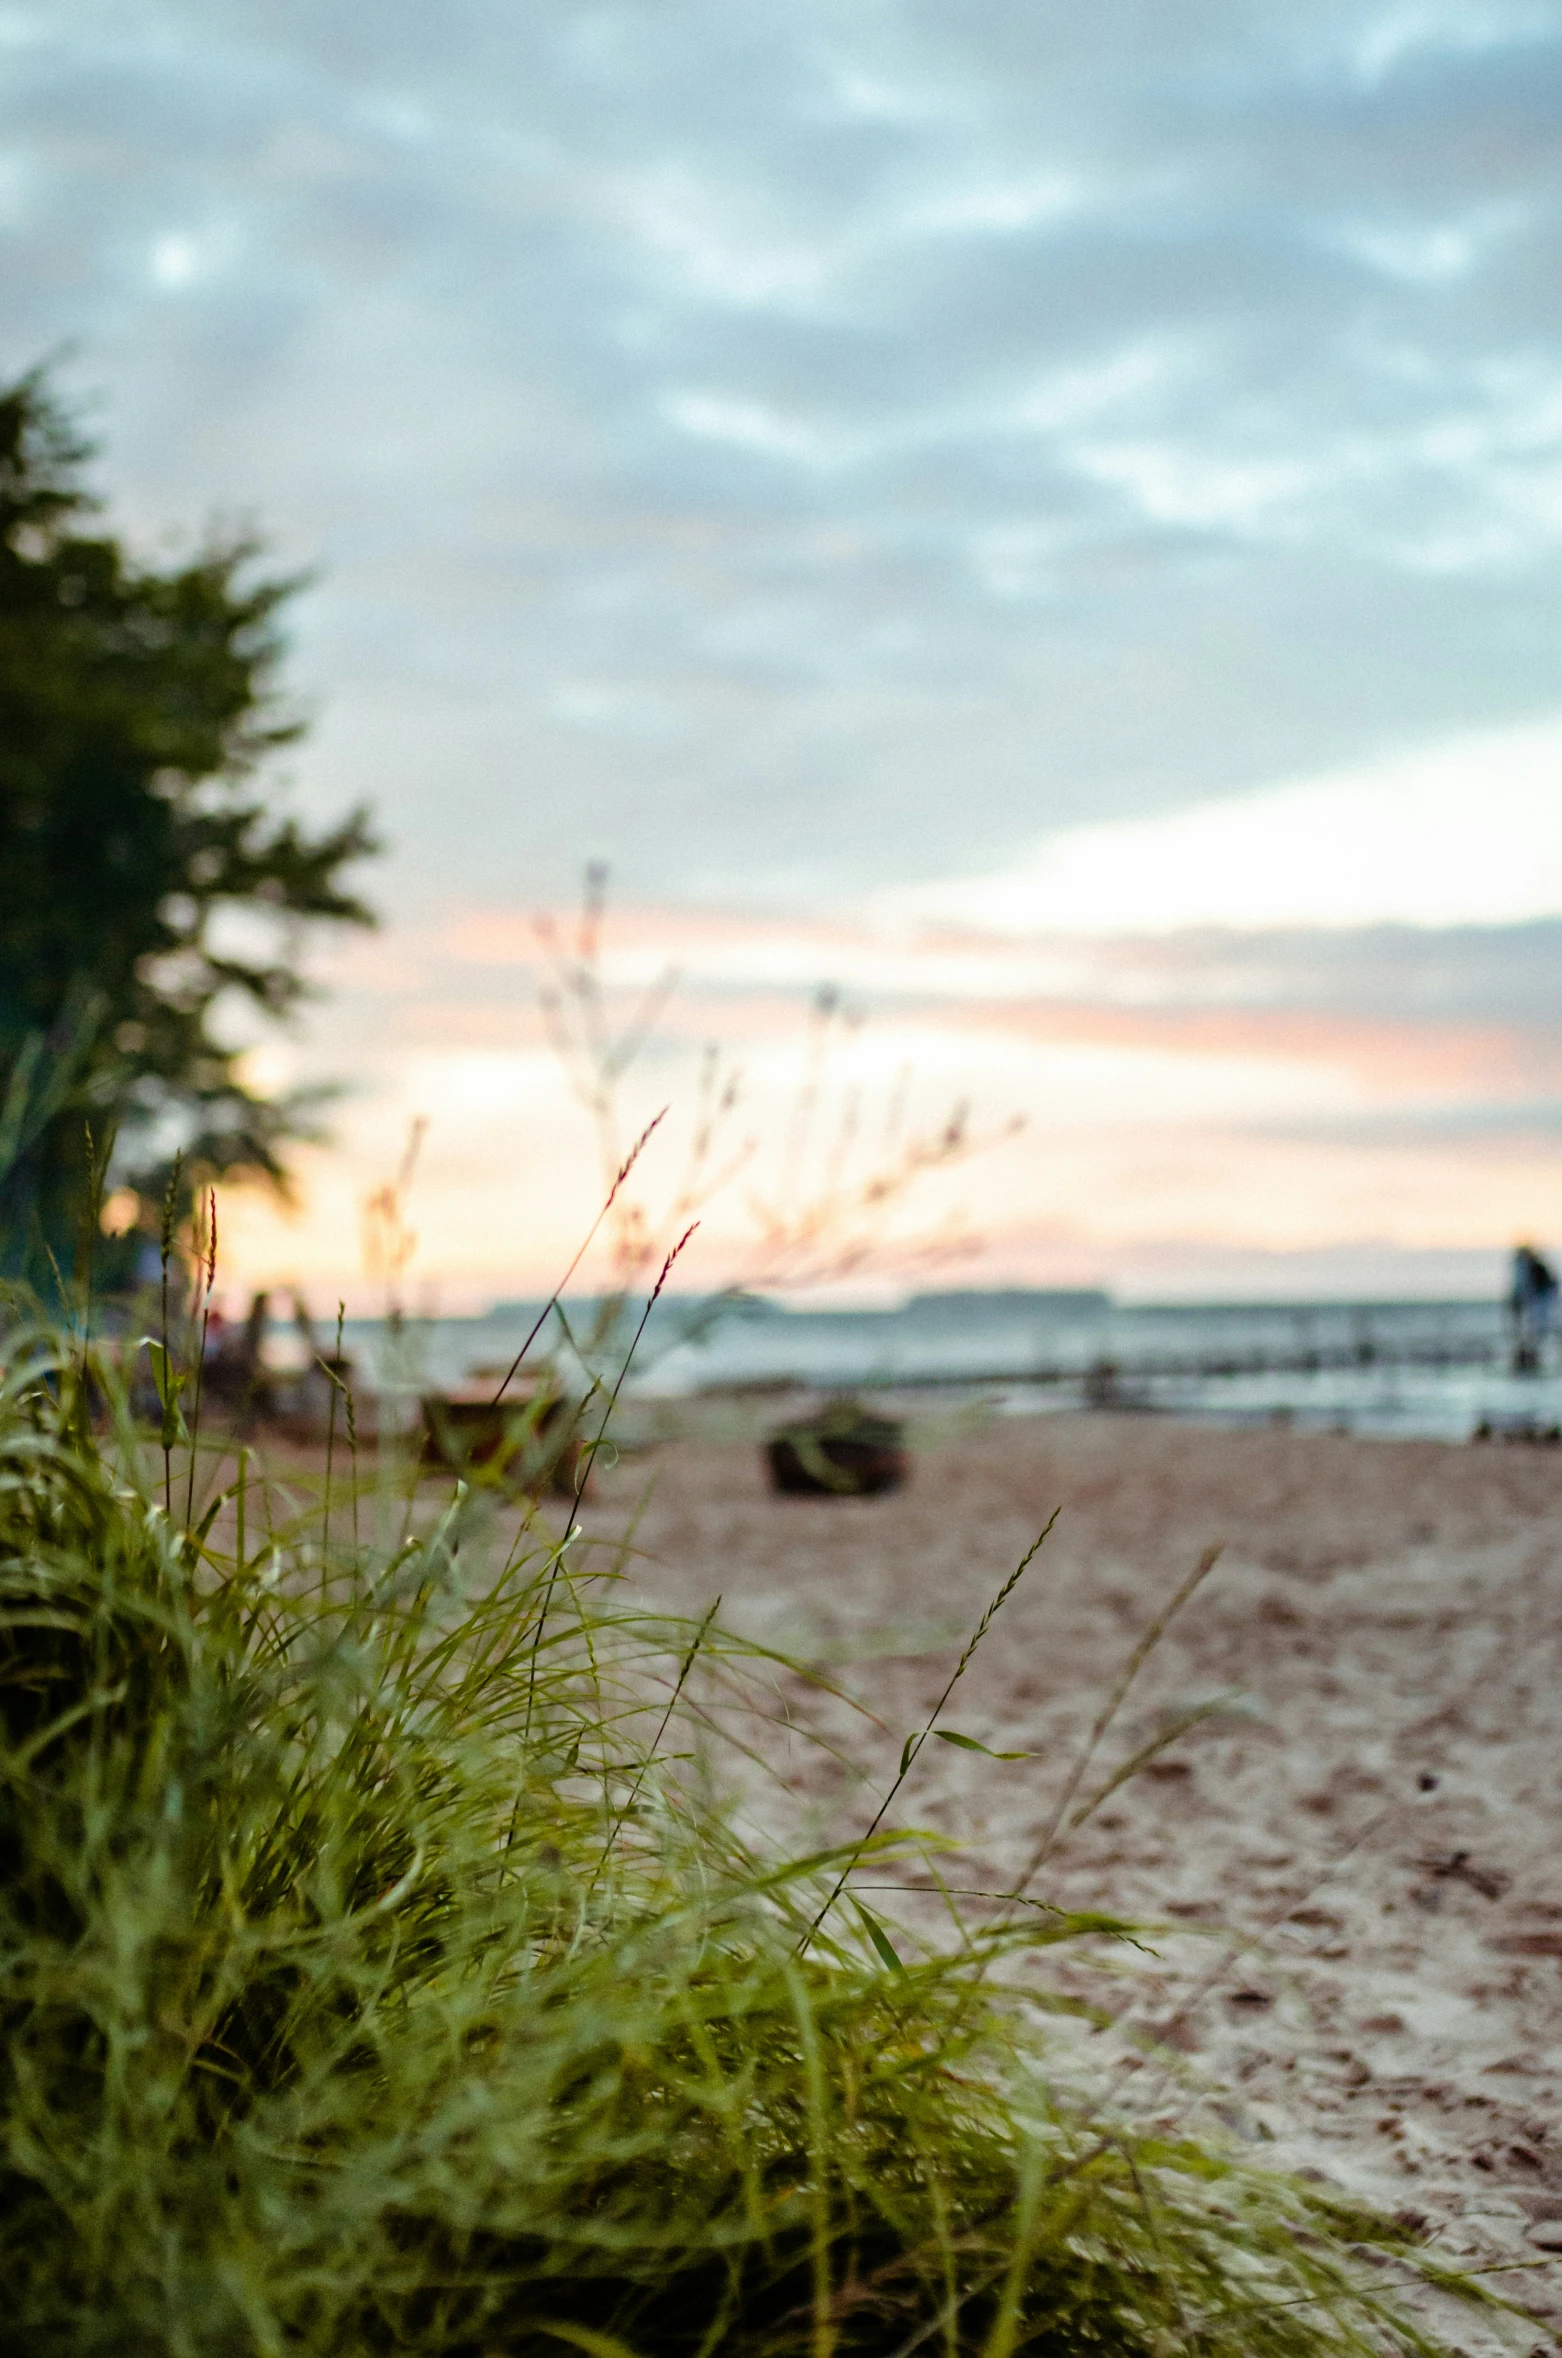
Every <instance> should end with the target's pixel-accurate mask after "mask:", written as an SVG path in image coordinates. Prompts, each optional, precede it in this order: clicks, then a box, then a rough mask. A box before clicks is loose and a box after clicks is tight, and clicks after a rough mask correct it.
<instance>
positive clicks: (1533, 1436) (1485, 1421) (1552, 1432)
mask: <svg viewBox="0 0 1562 2358" xmlns="http://www.w3.org/2000/svg"><path fill="white" fill-rule="evenodd" d="M1470 1439H1471V1440H1472V1441H1528V1442H1530V1443H1532V1444H1534V1443H1538V1444H1539V1445H1540V1446H1541V1447H1543V1448H1553V1447H1555V1446H1556V1445H1557V1444H1558V1443H1559V1442H1562V1425H1557V1424H1549V1425H1548V1424H1545V1423H1543V1422H1542V1421H1541V1419H1540V1418H1539V1417H1538V1416H1483V1417H1482V1419H1481V1421H1480V1423H1479V1424H1478V1425H1477V1426H1476V1428H1475V1430H1474V1432H1473V1433H1472V1434H1471V1435H1470Z"/></svg>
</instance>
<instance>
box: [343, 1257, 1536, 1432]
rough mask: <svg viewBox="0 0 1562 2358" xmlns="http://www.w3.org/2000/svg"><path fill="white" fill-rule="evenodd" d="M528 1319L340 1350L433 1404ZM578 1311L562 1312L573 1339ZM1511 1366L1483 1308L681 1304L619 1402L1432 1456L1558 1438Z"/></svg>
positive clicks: (951, 1297) (578, 1370) (379, 1335)
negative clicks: (1058, 1418) (1391, 1449)
mask: <svg viewBox="0 0 1562 2358" xmlns="http://www.w3.org/2000/svg"><path fill="white" fill-rule="evenodd" d="M540 1308H541V1304H540V1303H507V1304H501V1305H500V1306H498V1307H497V1308H496V1309H495V1310H493V1311H491V1312H490V1313H489V1314H488V1315H487V1316H486V1317H480V1318H460V1319H442V1320H432V1321H427V1322H416V1323H415V1324H414V1325H413V1326H412V1328H411V1329H410V1331H409V1333H408V1335H407V1336H406V1338H405V1339H404V1341H403V1343H402V1345H401V1347H400V1351H399V1354H392V1353H391V1352H390V1351H389V1350H388V1348H387V1339H386V1335H385V1331H384V1329H383V1328H382V1327H381V1326H380V1325H379V1324H378V1322H376V1321H372V1320H359V1321H354V1322H351V1323H350V1324H349V1327H348V1330H347V1343H348V1347H349V1349H350V1350H351V1351H352V1353H353V1356H354V1358H355V1359H356V1360H357V1362H358V1365H359V1367H360V1369H361V1370H362V1374H363V1377H364V1378H365V1379H367V1381H369V1382H370V1383H378V1384H380V1385H382V1386H383V1387H384V1388H387V1389H400V1390H411V1389H423V1388H429V1387H437V1388H441V1389H443V1388H447V1387H450V1386H454V1385H457V1384H461V1383H464V1382H468V1381H471V1380H472V1379H473V1378H474V1377H476V1376H479V1373H480V1371H483V1372H484V1373H492V1380H494V1381H495V1382H497V1380H498V1374H499V1373H502V1372H503V1370H504V1368H505V1367H506V1366H507V1364H508V1363H509V1361H510V1360H511V1358H513V1356H514V1354H515V1353H516V1352H517V1351H518V1350H519V1349H520V1347H521V1344H522V1342H523V1341H524V1340H525V1337H526V1334H527V1332H528V1330H529V1328H530V1327H531V1325H532V1323H533V1321H534V1319H535V1317H536V1315H537V1312H538V1310H539V1309H540ZM593 1309H594V1306H593V1305H591V1304H589V1303H588V1304H576V1305H572V1306H571V1310H570V1320H571V1325H572V1327H573V1329H574V1332H575V1333H576V1335H577V1337H585V1336H586V1335H587V1334H588V1332H589V1330H590V1327H591V1324H592V1317H593ZM550 1332H552V1333H553V1334H554V1335H555V1337H556V1336H557V1330H556V1329H551V1328H550V1329H546V1330H545V1333H544V1338H543V1341H544V1342H545V1341H546V1340H547V1337H548V1334H549V1333H550ZM626 1342H627V1331H624V1332H620V1333H619V1334H618V1335H617V1336H609V1337H607V1338H606V1339H605V1340H604V1341H603V1342H602V1343H601V1344H600V1345H599V1347H598V1348H596V1349H595V1350H594V1351H589V1352H587V1353H586V1357H587V1359H588V1360H589V1362H590V1364H591V1366H592V1368H593V1369H594V1371H595V1372H597V1373H600V1374H604V1375H606V1376H607V1377H608V1378H609V1379H611V1377H612V1375H613V1374H614V1373H615V1372H616V1370H617V1367H618V1366H619V1365H621V1363H622V1357H623V1350H624V1347H625V1345H626ZM542 1347H543V1345H542V1343H539V1345H538V1346H537V1350H538V1351H540V1350H541V1349H542ZM1511 1349H1512V1346H1511V1337H1510V1335H1509V1332H1508V1326H1507V1320H1506V1315H1505V1313H1504V1311H1503V1309H1502V1307H1501V1305H1499V1304H1497V1303H1494V1302H1479V1301H1448V1302H1308V1303H1294V1304H1288V1303H1256V1304H1238V1303H1204V1304H1197V1303H1195V1304H1177V1305H1153V1304H1124V1303H1118V1302H1114V1301H1113V1300H1111V1299H1110V1298H1109V1297H1108V1296H1106V1295H1104V1294H1087V1293H1071V1294H1060V1293H1036V1292H1027V1291H1023V1290H1013V1291H1007V1292H979V1293H978V1292H947V1293H927V1294H920V1295H916V1296H914V1297H913V1298H912V1299H911V1300H909V1301H908V1302H906V1303H904V1304H903V1305H901V1306H900V1307H898V1308H893V1309H883V1310H864V1309H858V1310H812V1309H809V1310H794V1309H787V1308H784V1307H780V1306H777V1305H774V1304H768V1303H748V1304H741V1305H738V1306H736V1307H734V1306H732V1305H730V1304H721V1303H713V1302H710V1301H705V1300H691V1299H689V1298H687V1297H684V1298H682V1299H678V1298H673V1299H669V1300H664V1301H663V1302H662V1303H659V1304H658V1305H657V1310H656V1313H655V1314H654V1316H653V1318H652V1319H651V1321H650V1323H649V1325H648V1327H647V1329H646V1332H645V1335H644V1337H643V1338H642V1341H641V1344H640V1347H639V1350H638V1351H637V1353H636V1355H635V1359H634V1363H633V1365H632V1367H631V1369H630V1371H629V1376H628V1381H627V1384H626V1394H627V1395H631V1396H638V1397H640V1398H642V1399H661V1400H672V1399H678V1398H690V1397H694V1396H697V1395H699V1394H701V1393H722V1392H731V1391H733V1390H738V1391H750V1392H764V1391H768V1390H772V1389H774V1390H776V1391H781V1390H783V1389H786V1388H788V1387H791V1386H806V1387H807V1388H809V1389H810V1390H815V1391H820V1392H834V1391H841V1390H848V1389H850V1390H865V1389H870V1388H871V1389H872V1390H873V1391H874V1392H875V1393H881V1394H883V1395H884V1396H885V1398H886V1401H888V1402H899V1403H903V1404H905V1405H907V1406H911V1405H914V1404H915V1403H917V1402H918V1401H921V1402H924V1403H927V1404H929V1405H931V1404H933V1403H934V1402H935V1401H937V1402H950V1401H962V1400H970V1399H983V1400H986V1401H987V1402H989V1403H990V1404H991V1406H992V1407H993V1408H994V1409H996V1410H997V1411H999V1412H1001V1413H1004V1414H1009V1415H1040V1414H1046V1413H1049V1412H1053V1411H1057V1410H1063V1409H1077V1408H1079V1407H1081V1406H1093V1407H1098V1408H1111V1409H1117V1410H1120V1411H1122V1412H1123V1413H1141V1414H1149V1413H1156V1412H1162V1413H1172V1414H1177V1415H1181V1416H1188V1417H1198V1418H1202V1419H1209V1420H1215V1421H1219V1422H1227V1423H1253V1422H1270V1421H1275V1420H1278V1419H1288V1420H1291V1421H1294V1422H1295V1423H1296V1424H1298V1425H1300V1426H1305V1427H1314V1428H1319V1427H1321V1428H1331V1429H1332V1428H1343V1429H1346V1430H1349V1431H1353V1432H1359V1433H1369V1434H1370V1433H1379V1434H1420V1435H1427V1436H1431V1437H1435V1438H1440V1439H1446V1440H1466V1439H1468V1438H1469V1437H1470V1435H1471V1434H1472V1432H1473V1431H1474V1430H1475V1428H1476V1427H1477V1426H1478V1425H1479V1424H1480V1423H1481V1422H1482V1421H1483V1420H1484V1421H1487V1422H1490V1423H1492V1424H1495V1425H1497V1426H1499V1427H1502V1426H1508V1427H1512V1426H1514V1425H1515V1424H1521V1423H1523V1422H1525V1421H1529V1422H1531V1423H1533V1424H1534V1425H1535V1426H1536V1427H1537V1428H1539V1429H1541V1430H1544V1429H1546V1428H1548V1427H1549V1426H1550V1425H1552V1424H1553V1423H1556V1424H1558V1425H1559V1426H1562V1352H1559V1349H1558V1346H1557V1344H1556V1343H1553V1344H1552V1346H1551V1354H1550V1357H1549V1360H1548V1363H1547V1365H1546V1366H1545V1368H1544V1369H1543V1370H1542V1371H1541V1372H1540V1373H1539V1374H1535V1375H1517V1374H1515V1373H1513V1371H1512V1368H1511V1364H1510V1363H1511ZM533 1356H536V1352H535V1351H534V1354H533ZM559 1364H560V1368H561V1371H562V1372H563V1374H564V1376H565V1380H566V1382H569V1383H571V1384H572V1385H579V1384H580V1383H581V1382H583V1381H584V1373H583V1369H582V1365H581V1361H580V1359H579V1358H577V1357H576V1355H575V1354H573V1353H572V1352H571V1351H570V1350H569V1349H568V1347H567V1346H564V1345H563V1344H562V1342H561V1343H560V1344H559ZM494 1371H497V1372H494Z"/></svg>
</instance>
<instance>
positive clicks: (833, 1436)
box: [765, 1400, 909, 1498]
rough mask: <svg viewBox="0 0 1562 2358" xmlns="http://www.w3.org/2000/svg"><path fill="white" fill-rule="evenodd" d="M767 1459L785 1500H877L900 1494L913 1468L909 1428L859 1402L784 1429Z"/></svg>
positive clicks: (834, 1405)
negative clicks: (882, 1494)
mask: <svg viewBox="0 0 1562 2358" xmlns="http://www.w3.org/2000/svg"><path fill="white" fill-rule="evenodd" d="M765 1457H766V1460H767V1463H768V1465H769V1468H770V1486H771V1488H772V1490H778V1491H780V1493H781V1494H782V1496H783V1497H786V1498H831V1497H834V1498H873V1497H876V1496H877V1495H878V1493H879V1492H880V1491H882V1490H898V1489H899V1488H900V1486H901V1484H902V1482H904V1480H905V1478H906V1473H907V1470H908V1465H909V1460H908V1458H907V1454H906V1446H905V1427H904V1426H903V1425H902V1424H901V1423H900V1422H899V1420H898V1419H897V1418H894V1417H887V1416H873V1415H871V1414H870V1413H869V1411H868V1410H867V1409H865V1408H864V1407H863V1406H862V1404H861V1402H860V1401H856V1400H832V1401H831V1402H830V1404H829V1406H828V1407H827V1408H825V1409H823V1410H821V1412H820V1414H819V1415H818V1416H814V1417H808V1418H805V1419H804V1420H802V1421H801V1422H799V1423H798V1424H795V1425H783V1426H782V1428H781V1430H780V1432H778V1433H772V1435H771V1436H770V1439H769V1440H768V1441H767V1442H766V1444H765Z"/></svg>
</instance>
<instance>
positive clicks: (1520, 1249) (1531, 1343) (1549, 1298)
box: [1508, 1244, 1557, 1375]
mask: <svg viewBox="0 0 1562 2358" xmlns="http://www.w3.org/2000/svg"><path fill="white" fill-rule="evenodd" d="M1508 1315H1509V1316H1510V1318H1511V1319H1512V1321H1513V1372H1514V1374H1515V1375H1538V1374H1539V1372H1540V1364H1541V1359H1542V1357H1543V1355H1544V1352H1545V1347H1546V1343H1547V1340H1548V1338H1549V1336H1550V1333H1551V1329H1552V1327H1553V1325H1554V1324H1555V1322H1556V1315H1557V1276H1556V1271H1555V1270H1554V1269H1553V1268H1552V1267H1551V1264H1550V1263H1549V1262H1548V1261H1546V1260H1543V1259H1542V1257H1541V1255H1540V1254H1539V1253H1537V1252H1536V1250H1535V1248H1534V1246H1533V1245H1529V1244H1521V1245H1516V1246H1515V1247H1514V1253H1513V1275H1512V1278H1511V1280H1510V1282H1509V1286H1508Z"/></svg>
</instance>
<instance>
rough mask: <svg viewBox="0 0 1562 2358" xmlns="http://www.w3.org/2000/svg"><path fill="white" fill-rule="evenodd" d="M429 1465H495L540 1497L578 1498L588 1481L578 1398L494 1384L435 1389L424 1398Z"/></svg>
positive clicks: (460, 1469)
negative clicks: (500, 1390)
mask: <svg viewBox="0 0 1562 2358" xmlns="http://www.w3.org/2000/svg"><path fill="white" fill-rule="evenodd" d="M422 1405H423V1453H422V1454H423V1463H424V1465H425V1466H428V1467H439V1468H442V1469H443V1470H444V1471H445V1472H447V1473H455V1474H464V1473H465V1472H466V1471H467V1469H468V1468H469V1467H472V1466H484V1467H489V1468H492V1469H493V1471H494V1472H496V1473H497V1474H499V1475H500V1476H501V1477H502V1478H503V1480H504V1481H505V1482H507V1483H509V1484H510V1485H511V1486H512V1487H513V1488H515V1489H517V1490H529V1491H530V1492H531V1493H532V1494H533V1496H537V1495H540V1493H541V1492H542V1491H544V1490H551V1491H552V1492H553V1493H554V1494H555V1496H556V1497H559V1498H574V1497H576V1496H577V1495H578V1494H580V1493H583V1492H584V1490H585V1487H586V1481H585V1475H584V1472H583V1470H582V1463H581V1460H582V1451H581V1445H580V1427H579V1420H578V1413H577V1408H576V1403H575V1402H574V1401H573V1400H566V1399H565V1398H563V1397H562V1395H560V1394H559V1393H556V1392H554V1393H525V1392H522V1393H520V1394H518V1395H517V1394H516V1393H513V1392H511V1393H507V1394H506V1396H505V1398H504V1399H503V1400H501V1401H499V1402H497V1403H496V1402H495V1400H494V1396H493V1393H492V1392H491V1391H490V1390H489V1388H488V1387H487V1385H486V1384H485V1385H483V1386H482V1387H481V1388H479V1387H477V1386H474V1385H463V1386H461V1387H459V1388H458V1389H457V1390H455V1391H451V1392H430V1393H426V1394H425V1395H424V1399H423V1404H422Z"/></svg>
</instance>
